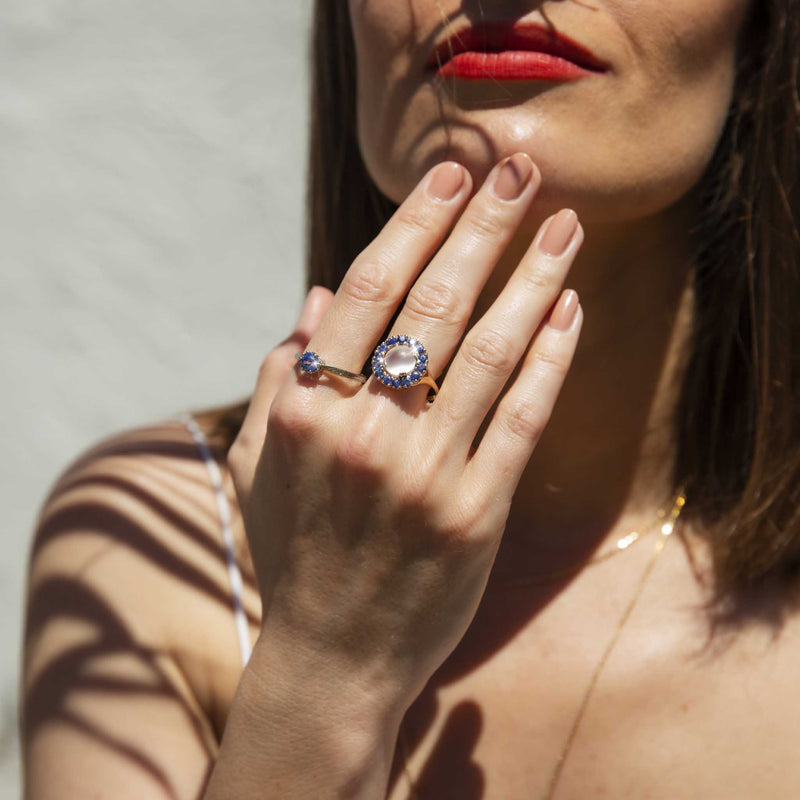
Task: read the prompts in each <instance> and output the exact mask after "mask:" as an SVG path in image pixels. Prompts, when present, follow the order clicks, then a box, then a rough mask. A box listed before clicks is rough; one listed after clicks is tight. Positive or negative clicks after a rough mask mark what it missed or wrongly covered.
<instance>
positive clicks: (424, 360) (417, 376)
mask: <svg viewBox="0 0 800 800" xmlns="http://www.w3.org/2000/svg"><path fill="white" fill-rule="evenodd" d="M372 373H373V375H375V377H376V378H377V379H378V380H379V381H380V382H381V383H382V384H383V385H384V386H388V387H389V388H391V389H407V388H408V387H409V386H416V385H417V384H418V383H424V384H425V385H426V386H430V387H431V388H432V389H433V391H434V394H435V393H437V392H438V391H439V387H438V386H437V385H436V381H435V380H434V379H433V378H431V377H430V375H428V353H427V351H426V350H425V348H424V347H423V346H422V343H421V342H420V341H419V340H417V339H414V338H413V337H412V336H403V335H398V336H390V337H389V338H388V339H386V340H385V341H383V342H381V343H380V344H379V345H378V346H377V347H376V348H375V352H374V353H373V354H372Z"/></svg>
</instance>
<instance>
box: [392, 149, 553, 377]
mask: <svg viewBox="0 0 800 800" xmlns="http://www.w3.org/2000/svg"><path fill="white" fill-rule="evenodd" d="M540 182H541V176H540V173H539V170H538V169H537V168H536V166H535V165H534V163H533V161H532V160H531V158H530V156H528V155H527V154H525V153H516V154H515V155H513V156H510V157H509V158H506V159H505V160H503V161H501V162H500V163H499V164H497V165H496V166H495V167H494V169H493V170H492V171H491V172H490V173H489V175H488V177H487V179H486V181H485V183H484V185H483V186H482V187H481V189H480V190H479V191H478V193H477V194H476V195H475V197H474V198H472V200H471V201H470V202H469V205H468V206H467V208H466V210H465V211H464V213H463V214H462V215H461V217H460V219H459V220H458V222H457V223H456V225H455V227H454V228H453V231H452V233H451V234H450V236H449V237H448V239H447V241H446V242H445V243H444V244H443V245H442V247H441V248H440V250H439V252H438V253H437V254H436V256H435V257H434V258H433V260H432V261H431V263H430V264H429V265H428V267H427V268H426V269H425V270H424V271H423V272H422V274H421V275H420V277H419V278H418V279H417V281H416V282H415V283H414V285H413V286H412V288H411V290H410V291H409V293H408V296H407V297H406V302H405V304H404V306H403V308H402V309H401V311H400V314H399V315H398V317H397V319H396V321H395V324H394V325H393V326H392V333H393V334H406V335H409V336H413V337H414V338H416V339H417V340H418V341H420V342H422V343H423V344H424V345H425V347H426V349H427V351H428V354H429V359H430V360H429V364H430V368H429V372H430V374H431V375H432V376H434V377H435V376H436V375H438V373H439V372H440V371H441V370H442V369H443V368H444V366H445V364H446V363H447V360H448V359H449V358H450V356H451V355H452V353H453V352H454V350H455V348H456V346H457V345H458V342H459V341H460V339H461V336H462V335H463V333H464V330H465V329H466V326H467V324H468V322H469V319H470V316H471V315H472V311H473V309H474V307H475V304H476V302H477V300H478V296H479V295H480V293H481V290H482V289H483V287H484V285H485V283H486V281H487V280H488V278H489V276H490V274H491V272H492V270H493V269H494V267H495V265H496V263H497V261H498V260H499V258H500V256H501V255H502V254H503V252H504V251H505V249H506V247H507V246H508V244H509V242H510V241H511V238H512V237H513V235H514V233H515V231H516V229H517V227H518V226H519V224H520V222H521V221H522V219H523V217H524V216H525V213H526V211H527V210H528V207H529V206H530V203H531V201H532V200H533V198H534V196H535V194H536V191H537V189H538V188H539V184H540Z"/></svg>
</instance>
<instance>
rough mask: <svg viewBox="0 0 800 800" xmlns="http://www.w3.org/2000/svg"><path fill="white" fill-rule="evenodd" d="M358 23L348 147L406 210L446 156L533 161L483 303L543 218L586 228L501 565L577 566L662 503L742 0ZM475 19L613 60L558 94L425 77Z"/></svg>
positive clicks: (535, 86) (525, 8)
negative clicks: (570, 349)
mask: <svg viewBox="0 0 800 800" xmlns="http://www.w3.org/2000/svg"><path fill="white" fill-rule="evenodd" d="M350 12H351V19H352V25H353V31H354V37H355V43H356V53H357V61H358V74H359V83H358V87H359V94H358V120H359V140H360V146H361V150H362V153H363V156H364V159H365V161H366V164H367V166H368V168H369V170H370V173H371V175H372V176H373V178H374V180H375V181H376V182H377V184H378V186H379V187H380V188H381V190H382V191H383V192H384V193H385V194H386V195H387V196H388V197H390V198H392V199H393V200H394V201H396V202H399V201H401V200H402V199H403V198H404V197H405V196H406V194H407V193H408V192H409V190H410V189H411V188H412V186H413V185H414V183H415V182H416V180H417V179H418V177H419V176H420V175H421V174H422V173H423V172H424V171H425V170H426V169H427V168H428V167H429V166H430V165H432V164H433V163H435V162H437V161H439V160H443V159H454V160H457V161H460V162H461V163H463V164H464V165H466V166H467V167H468V169H469V170H470V172H471V173H472V175H473V176H474V178H475V185H476V186H477V185H479V183H480V181H481V180H482V179H483V178H484V176H485V175H486V174H487V172H488V171H489V169H490V168H491V166H492V165H493V164H494V163H495V162H496V161H497V160H498V159H499V158H501V157H503V156H506V155H509V154H511V153H513V152H516V151H518V150H521V151H524V152H527V153H528V154H530V155H531V157H532V158H533V160H534V161H535V162H536V164H537V165H538V167H539V169H540V170H541V173H542V186H541V189H540V190H539V193H538V195H537V197H536V199H535V201H534V203H533V205H532V207H531V209H530V213H529V215H528V218H527V220H526V222H525V223H523V225H522V226H520V228H519V230H518V234H517V236H516V237H515V239H514V241H513V243H512V245H511V246H510V247H509V248H508V250H507V252H506V256H505V257H504V258H503V259H502V260H501V261H500V262H499V263H498V264H497V267H496V269H495V270H494V274H493V278H492V280H490V282H489V284H488V285H487V288H486V291H485V293H484V295H483V297H482V301H481V303H480V304H479V310H480V309H483V308H485V307H486V306H487V305H488V303H489V301H490V299H491V298H492V297H493V296H495V295H496V294H497V292H498V291H499V289H500V287H501V286H502V285H503V284H504V282H505V280H506V279H507V277H508V275H509V274H510V273H511V271H512V270H513V268H514V267H515V266H516V264H517V263H518V261H519V259H520V257H521V254H522V253H523V252H524V251H525V249H526V248H527V246H528V244H529V242H530V239H531V237H532V235H533V233H534V232H535V230H536V228H537V226H538V225H539V224H540V223H541V221H542V219H544V218H545V217H546V216H547V215H549V214H551V213H554V212H555V211H557V210H558V209H559V208H562V207H570V208H573V209H575V210H576V211H577V212H578V215H579V218H580V220H581V224H582V225H583V227H584V229H585V231H586V238H585V242H584V244H583V246H582V248H581V251H580V253H579V254H578V257H577V260H576V262H575V264H574V265H573V267H572V269H571V271H570V274H569V277H568V280H567V286H569V287H572V288H575V289H576V290H577V291H578V294H579V296H580V298H581V304H582V306H583V307H584V309H585V322H584V326H583V330H582V333H581V341H580V344H579V347H578V350H577V352H576V355H575V358H574V361H573V364H572V367H571V370H570V374H569V377H568V380H567V382H566V384H565V386H564V388H563V390H562V393H561V395H560V398H559V401H558V403H557V404H556V406H555V410H554V412H553V415H552V417H551V420H550V422H549V424H548V427H547V429H546V431H545V433H544V435H543V437H542V439H541V440H540V442H539V443H538V445H537V447H536V450H535V452H534V455H533V457H532V459H531V461H530V463H529V467H528V469H527V471H526V473H525V475H524V477H523V479H522V482H521V484H520V490H519V491H518V496H517V499H516V500H515V506H514V508H513V510H512V514H511V517H510V520H509V525H508V528H507V531H506V534H505V537H504V541H503V546H502V548H501V552H500V554H499V556H498V563H497V566H496V570H495V574H501V573H508V574H511V573H512V572H516V571H518V570H519V569H523V570H525V569H530V565H531V564H532V563H534V562H535V563H537V564H539V565H540V566H541V569H542V571H543V572H547V571H548V570H552V569H555V568H556V567H557V565H564V564H571V563H575V562H576V561H577V560H579V559H580V558H582V557H585V556H586V554H587V552H588V551H589V550H592V549H594V548H596V547H600V549H602V548H603V546H604V545H603V542H604V540H605V539H608V540H609V541H610V540H614V539H615V538H616V537H617V536H618V535H619V534H620V532H624V531H625V530H627V529H630V528H633V527H636V526H638V525H639V524H645V523H646V522H647V521H649V520H650V519H651V518H652V517H653V515H654V512H655V510H656V509H657V508H658V507H659V506H660V505H662V504H663V503H664V502H665V500H666V499H667V497H668V490H667V487H666V480H667V476H668V473H669V467H670V462H671V458H672V442H671V439H672V432H671V430H670V428H669V426H668V420H669V414H670V411H671V407H672V403H673V399H672V396H671V393H670V392H669V391H667V389H668V386H669V375H670V371H671V369H672V368H673V366H675V365H677V364H679V363H680V354H681V352H682V351H683V345H682V342H683V336H684V334H685V330H686V326H687V324H688V323H689V321H690V317H691V315H690V313H689V308H690V302H691V298H690V295H689V292H688V291H684V287H685V286H687V279H688V277H689V271H690V269H691V254H690V252H689V249H688V235H687V231H688V229H689V227H690V225H691V222H692V215H693V213H694V208H693V199H694V198H693V195H692V191H691V190H692V188H693V187H694V186H695V185H696V183H697V181H698V179H699V177H700V176H701V174H702V172H703V170H704V168H705V167H706V165H707V163H708V161H709V159H710V157H711V155H712V152H713V150H714V147H715V145H716V143H717V141H718V139H719V136H720V133H721V130H722V127H723V124H724V121H725V116H726V112H727V109H728V106H729V104H730V100H731V96H732V90H733V79H734V72H735V67H736V45H737V36H738V35H739V32H740V30H741V29H742V26H743V22H744V19H745V15H746V12H747V3H746V2H745V0H714V1H713V2H707V3H706V2H704V3H697V2H694V0H680V1H679V2H671V3H663V2H660V0H643V2H636V3H631V2H627V1H625V0H592V2H585V3H584V2H558V3H544V4H542V3H525V2H516V3H497V2H485V1H484V2H469V1H467V2H454V0H437V1H434V0H396V1H395V2H383V1H381V2H376V1H375V0H372V1H371V0H351V1H350ZM483 19H490V20H518V21H521V22H534V23H539V24H542V25H547V26H552V27H553V28H554V29H556V30H558V31H560V32H563V33H564V34H566V35H567V36H569V37H570V38H572V39H574V40H576V41H578V42H579V43H581V44H582V45H584V46H586V47H588V48H589V49H590V50H591V51H592V52H593V53H594V54H595V55H597V56H598V57H600V58H601V59H602V60H603V61H604V62H606V63H607V64H608V65H609V69H608V70H607V71H606V72H604V73H600V74H592V75H590V76H588V77H586V78H584V79H581V80H577V81H571V82H560V83H559V82H555V83H545V82H523V81H520V82H499V81H493V80H486V81H468V80H459V79H442V78H440V77H438V76H437V75H436V74H435V73H432V72H431V71H429V70H428V71H426V69H425V62H426V60H427V59H428V57H429V55H430V52H431V48H432V46H433V45H434V44H436V43H438V42H441V41H443V40H446V39H447V38H448V35H449V32H451V31H453V30H458V29H459V27H462V26H464V25H465V24H475V23H478V22H480V21H481V20H483ZM679 312H680V313H679ZM659 421H663V422H664V423H665V424H664V425H663V426H662V427H661V428H660V429H658V428H656V426H657V424H658V422H659ZM648 426H649V427H652V428H653V432H652V435H650V436H646V429H647V427H648ZM518 532H519V533H520V534H522V535H519V536H518V535H517V533H518ZM550 550H554V552H552V553H551V552H549V551H550ZM506 559H507V560H508V564H507V565H504V560H506ZM512 564H513V565H514V566H513V567H512Z"/></svg>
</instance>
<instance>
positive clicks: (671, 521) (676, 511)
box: [398, 486, 686, 800]
mask: <svg viewBox="0 0 800 800" xmlns="http://www.w3.org/2000/svg"><path fill="white" fill-rule="evenodd" d="M685 503H686V495H685V493H684V487H683V486H681V488H680V490H679V491H678V495H677V497H676V498H675V500H674V502H673V504H672V508H671V509H670V510H669V517H668V519H667V521H666V522H664V523H663V524H662V525H661V536H660V538H659V540H658V541H657V542H656V546H655V549H654V550H653V554H652V556H651V557H650V561H648V563H647V566H646V567H645V569H644V572H643V573H642V575H641V577H640V578H639V583H638V584H637V586H636V591H635V592H634V594H633V597H632V598H631V599H630V601H629V602H628V605H627V606H626V607H625V610H624V611H623V613H622V616H621V617H620V620H619V622H618V623H617V627H616V629H615V630H614V633H613V635H612V637H611V640H610V641H609V643H608V644H607V645H606V649H605V650H604V651H603V655H602V656H600V661H598V663H597V666H596V667H595V669H594V672H593V673H592V677H591V679H590V680H589V685H588V687H587V688H586V691H585V692H584V693H583V699H582V700H581V704H580V706H579V707H578V711H577V713H576V714H575V719H574V720H573V722H572V726H571V727H570V731H569V734H568V736H567V740H566V742H565V744H564V747H563V748H562V749H561V754H560V755H559V757H558V759H557V761H556V763H555V765H554V767H553V772H552V774H551V776H550V780H549V781H548V783H547V788H546V789H545V792H544V794H543V795H542V800H551V798H552V797H553V792H555V789H556V785H557V784H558V780H559V778H560V777H561V772H562V770H563V768H564V763H565V761H566V758H567V753H568V752H569V750H570V748H571V747H572V743H573V742H574V740H575V735H576V734H577V732H578V726H579V725H580V723H581V720H582V719H583V715H584V713H585V712H586V708H587V707H588V705H589V698H590V697H591V696H592V692H593V691H594V689H595V686H596V685H597V681H598V679H599V678H600V673H601V672H602V670H603V667H604V666H605V664H606V662H607V661H608V659H609V656H610V655H611V651H612V650H613V649H614V645H616V643H617V641H618V639H619V637H620V634H621V633H622V629H623V628H624V627H625V623H626V622H627V621H628V618H629V617H630V615H631V612H632V611H633V608H634V606H635V605H636V602H637V600H638V599H639V597H640V596H641V594H642V590H643V589H644V585H645V583H646V582H647V579H648V578H649V577H650V574H651V573H652V571H653V567H654V566H655V563H656V559H657V558H658V556H659V554H660V553H661V551H662V550H663V549H664V545H665V544H666V543H667V539H668V538H669V536H670V534H671V533H672V532H673V530H674V529H675V524H676V522H677V521H678V517H679V516H680V513H681V510H682V509H683V506H684V505H685ZM666 515H667V512H666V510H665V509H663V508H662V509H659V511H658V515H657V518H656V523H654V525H655V524H657V523H658V522H659V521H661V520H662V519H664V517H665V516H666ZM646 530H647V531H648V532H649V528H648V529H646ZM634 534H635V535H634ZM642 535H644V534H641V535H640V534H638V533H637V532H636V531H633V532H632V533H630V534H628V536H624V537H623V538H622V539H619V540H618V541H617V548H618V549H617V550H611V551H610V552H608V553H605V554H603V555H602V556H597V557H595V558H593V559H590V560H589V561H586V562H584V563H583V564H582V565H581V567H578V568H571V569H568V570H562V571H561V572H558V573H554V574H552V575H548V576H547V578H542V579H538V580H533V581H528V583H529V584H537V583H545V582H547V581H552V580H556V579H557V578H560V577H564V576H566V575H569V574H571V573H572V572H577V571H578V569H581V568H582V567H585V566H587V565H588V564H592V563H597V562H600V561H605V560H606V559H607V558H610V557H611V556H613V555H616V554H617V553H618V552H622V551H623V550H625V549H627V547H629V546H630V545H631V544H633V542H635V541H636V540H637V539H639V538H641V536H642ZM630 537H633V538H632V539H630ZM628 539H630V541H628V542H627V544H624V545H621V543H622V542H625V541H626V540H628ZM523 581H525V579H521V580H520V581H517V582H514V583H513V584H510V585H515V586H517V585H524V583H523ZM398 739H399V741H400V746H401V748H402V751H403V773H404V775H405V776H406V780H407V781H408V786H409V791H410V795H409V797H410V799H411V800H418V798H419V795H418V794H417V787H416V784H415V782H414V779H413V777H412V775H411V771H410V769H409V765H408V761H409V751H408V742H407V741H406V737H405V731H404V730H403V726H402V725H401V726H400V729H399V731H398Z"/></svg>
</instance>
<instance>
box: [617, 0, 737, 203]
mask: <svg viewBox="0 0 800 800" xmlns="http://www.w3.org/2000/svg"><path fill="white" fill-rule="evenodd" d="M631 5H632V4H626V10H627V11H628V12H631V8H630V6H631ZM640 11H644V9H642V8H640ZM745 11H746V3H745V2H743V1H740V0H704V2H703V3H697V2H694V1H693V2H692V3H691V4H689V3H687V2H686V0H683V2H681V0H678V1H677V2H671V3H659V4H658V5H653V6H652V8H648V9H647V13H646V14H645V13H643V14H642V15H641V16H642V18H643V20H645V21H646V22H647V24H644V23H643V22H642V21H641V20H640V23H639V25H636V24H635V23H634V21H633V20H630V21H627V20H623V24H626V30H627V31H630V32H631V33H630V37H629V41H630V47H631V60H630V61H629V63H628V64H627V69H626V70H624V71H623V72H622V73H621V74H620V75H619V80H618V81H617V83H618V86H617V89H618V91H617V93H616V94H617V110H616V111H615V112H614V111H612V112H611V113H609V114H608V115H606V119H607V121H608V123H609V124H610V125H611V126H612V127H614V128H615V129H616V130H615V133H616V138H617V139H618V140H619V141H625V142H627V143H628V151H629V153H630V155H631V157H632V158H633V159H635V160H636V162H637V163H636V164H632V165H631V169H634V170H637V171H641V172H645V171H646V168H647V165H648V164H649V166H650V170H651V171H652V172H653V179H654V180H662V181H664V182H669V181H670V178H671V181H672V183H674V187H673V188H672V190H671V194H673V195H677V196H680V195H681V194H683V193H684V192H685V191H687V190H688V189H689V188H690V187H691V186H692V185H693V184H694V183H695V182H696V180H697V179H698V178H699V177H700V174H701V173H702V171H703V169H704V168H705V166H706V165H707V164H708V161H709V160H710V158H711V156H712V153H713V151H714V148H715V146H716V144H717V142H718V140H719V136H720V134H721V132H722V128H723V126H724V123H725V119H726V116H727V111H728V108H729V106H730V102H731V98H732V93H733V82H734V76H735V70H736V63H735V58H736V53H735V39H736V31H738V30H739V27H740V24H741V22H742V20H743V17H744V13H745Z"/></svg>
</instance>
